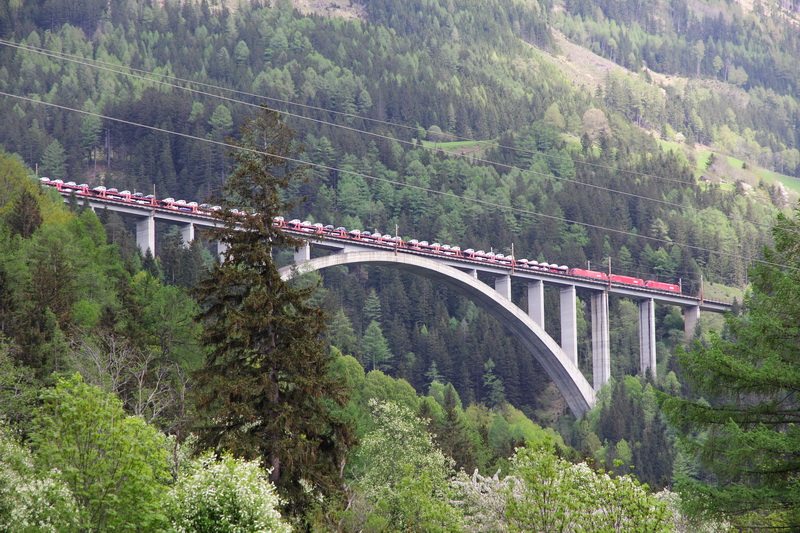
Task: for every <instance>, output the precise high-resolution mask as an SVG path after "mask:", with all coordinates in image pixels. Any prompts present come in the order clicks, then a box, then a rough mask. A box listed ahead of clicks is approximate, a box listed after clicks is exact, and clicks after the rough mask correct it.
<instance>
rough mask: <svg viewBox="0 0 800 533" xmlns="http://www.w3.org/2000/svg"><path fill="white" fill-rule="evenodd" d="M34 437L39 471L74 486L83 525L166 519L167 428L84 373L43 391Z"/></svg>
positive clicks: (152, 524) (138, 524)
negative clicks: (128, 408) (130, 409)
mask: <svg viewBox="0 0 800 533" xmlns="http://www.w3.org/2000/svg"><path fill="white" fill-rule="evenodd" d="M42 402H43V403H42V406H41V408H40V409H39V411H38V412H37V414H36V418H35V420H34V425H33V428H34V429H33V434H32V441H33V445H34V449H35V453H36V457H37V463H38V466H39V468H40V469H41V472H43V473H45V472H50V471H51V470H54V473H53V474H52V475H53V476H54V477H55V479H56V480H58V481H61V482H63V483H64V484H65V485H66V486H67V487H69V489H70V491H71V492H72V495H73V496H74V498H75V501H76V502H77V504H78V508H79V512H78V513H77V517H78V520H79V523H80V527H81V529H90V530H104V529H105V530H107V529H113V530H117V531H129V530H130V531H135V530H138V529H157V528H159V527H162V526H163V525H164V515H163V514H162V512H161V502H160V498H161V496H162V493H163V490H164V485H163V484H164V483H166V481H167V480H168V477H169V470H168V451H167V450H168V448H167V441H166V438H165V437H164V435H162V434H161V433H159V432H158V431H157V430H156V429H155V428H153V427H151V426H148V425H147V424H145V422H144V421H143V420H142V419H140V418H138V417H133V416H127V415H126V414H125V412H124V411H123V410H122V405H121V403H120V401H119V400H118V399H117V398H116V397H114V396H113V395H110V394H108V393H104V392H101V391H100V390H98V389H96V388H94V387H92V386H90V385H87V384H86V383H84V382H83V380H82V379H81V377H80V375H77V374H76V375H75V376H73V377H71V378H68V379H60V380H59V381H58V383H57V384H56V386H55V387H54V388H52V389H48V390H45V391H44V392H43V393H42Z"/></svg>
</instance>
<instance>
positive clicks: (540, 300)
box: [528, 279, 544, 327]
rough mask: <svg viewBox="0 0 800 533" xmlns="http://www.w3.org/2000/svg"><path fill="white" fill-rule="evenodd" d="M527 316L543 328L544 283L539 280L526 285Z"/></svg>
mask: <svg viewBox="0 0 800 533" xmlns="http://www.w3.org/2000/svg"><path fill="white" fill-rule="evenodd" d="M528 316H529V317H531V318H532V319H533V321H534V322H536V323H537V324H539V325H540V326H542V327H544V282H543V281H542V280H540V279H537V280H534V281H531V282H529V283H528Z"/></svg>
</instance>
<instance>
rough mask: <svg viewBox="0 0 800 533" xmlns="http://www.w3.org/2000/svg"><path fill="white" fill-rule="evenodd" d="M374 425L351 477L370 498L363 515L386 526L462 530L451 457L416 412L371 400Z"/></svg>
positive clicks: (397, 529) (427, 529) (430, 529)
mask: <svg viewBox="0 0 800 533" xmlns="http://www.w3.org/2000/svg"><path fill="white" fill-rule="evenodd" d="M370 409H371V410H372V416H373V417H374V425H375V429H373V430H372V431H370V432H369V433H367V434H366V435H365V436H364V438H363V439H362V441H361V445H360V447H359V448H358V450H357V451H356V454H355V459H354V462H353V465H351V467H350V468H351V476H352V478H353V480H354V485H355V488H356V490H357V491H358V492H359V494H361V495H362V496H363V498H364V500H365V502H366V509H365V510H364V513H365V514H366V516H364V517H353V519H354V520H356V519H361V520H363V521H364V522H367V523H368V524H370V527H372V528H374V527H375V526H376V524H381V527H380V529H381V530H382V531H420V532H421V531H459V530H460V527H459V526H460V517H459V513H458V512H457V511H456V509H455V508H454V507H453V505H452V504H451V503H450V501H449V500H450V498H449V488H448V487H449V485H448V479H449V478H450V477H451V476H452V475H453V474H454V471H453V463H452V459H449V458H447V457H445V456H444V454H442V452H441V451H440V450H438V449H437V448H436V446H435V445H434V443H433V441H432V439H431V437H430V435H429V434H428V433H427V431H425V428H424V427H423V426H422V425H421V423H420V421H419V420H418V419H417V418H416V416H415V415H414V413H413V412H412V411H410V410H408V409H406V408H404V407H401V406H400V405H398V404H395V403H391V402H378V401H376V400H372V401H371V402H370Z"/></svg>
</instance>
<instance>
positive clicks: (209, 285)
mask: <svg viewBox="0 0 800 533" xmlns="http://www.w3.org/2000/svg"><path fill="white" fill-rule="evenodd" d="M241 133H242V135H241V141H234V142H235V144H236V145H237V146H238V147H239V148H238V149H236V150H235V151H234V152H233V159H234V162H235V170H234V172H233V174H232V175H231V176H230V177H229V179H228V181H227V183H226V184H225V186H224V187H223V189H222V193H223V195H224V196H223V197H222V198H219V199H218V201H217V203H218V204H219V205H220V206H222V208H223V209H222V210H221V211H218V212H217V214H218V218H219V219H220V222H221V224H223V225H222V226H221V227H219V228H216V229H214V230H211V231H209V233H208V234H209V238H210V239H211V240H217V241H221V242H222V243H224V244H225V245H227V252H226V255H225V260H224V262H222V263H220V264H218V265H216V266H215V267H214V268H213V270H212V271H211V272H210V274H209V275H208V276H207V277H206V278H205V279H203V280H202V281H201V282H200V283H199V284H198V286H197V288H196V290H195V293H196V295H197V298H198V302H199V304H200V308H201V311H200V313H199V320H200V321H201V323H202V324H203V326H204V330H203V333H202V337H201V341H202V343H203V345H204V346H205V347H206V349H207V356H206V362H205V365H204V367H203V368H202V369H201V370H200V371H199V372H198V373H197V376H196V377H197V390H198V400H197V409H198V414H199V415H200V416H201V417H202V418H200V422H199V425H198V434H199V437H200V444H201V445H202V446H204V447H212V448H215V449H216V450H218V451H222V450H227V451H230V452H231V453H233V454H234V455H236V456H239V457H244V458H247V459H255V458H260V459H261V460H262V462H263V463H264V465H265V466H266V467H267V468H269V469H270V470H271V473H270V479H271V481H273V482H274V483H275V484H276V486H277V487H278V490H279V491H280V493H281V496H282V497H283V498H284V499H285V500H286V501H287V508H286V511H287V512H289V513H290V514H292V515H294V516H296V517H300V516H302V515H303V514H304V513H306V512H308V510H309V508H310V506H311V505H313V504H314V502H316V501H324V502H327V503H331V502H335V501H336V494H337V493H338V490H339V489H340V488H341V486H342V479H341V472H342V470H343V468H344V461H345V456H346V453H347V450H348V448H349V447H350V445H351V441H352V432H351V429H350V427H349V426H348V425H347V424H346V423H345V422H344V421H343V420H341V419H338V418H337V417H336V415H334V414H333V413H334V411H335V407H334V406H339V407H342V406H344V405H345V403H346V401H347V399H348V398H347V391H346V389H345V387H344V384H343V383H342V382H341V381H338V380H336V379H335V378H334V377H332V375H331V374H330V372H329V367H330V364H331V361H332V359H331V355H329V353H328V350H326V348H325V346H324V343H323V332H324V329H325V315H324V313H323V312H322V311H321V310H320V309H318V308H314V307H311V306H309V305H308V303H307V299H308V297H309V296H310V295H311V292H312V290H313V287H311V288H307V289H297V288H294V287H292V286H291V285H289V284H288V283H287V282H285V281H283V280H282V279H281V277H280V275H279V273H278V269H277V267H276V265H275V263H273V260H272V255H271V252H272V249H273V248H275V247H282V248H286V247H297V246H299V245H300V244H301V241H300V240H298V239H297V238H295V237H293V236H290V235H288V234H285V233H283V232H282V231H281V230H280V229H279V228H276V227H274V226H273V225H272V219H273V217H274V216H277V215H278V214H282V213H287V212H288V211H289V209H290V207H291V205H290V204H289V203H287V202H286V201H284V200H282V199H281V191H282V190H284V189H286V188H287V186H288V185H289V184H290V182H291V181H293V180H296V179H300V178H301V177H302V174H303V172H304V169H302V168H297V167H293V166H292V165H291V164H290V163H289V162H288V159H289V158H296V153H297V150H296V149H295V145H294V142H293V132H292V131H291V130H290V129H289V128H287V127H286V126H285V125H284V124H283V123H282V122H281V120H280V118H279V116H278V115H277V113H274V112H271V111H266V110H265V111H263V112H261V113H260V114H259V115H258V116H256V117H255V118H253V119H251V120H250V121H248V122H247V123H246V124H245V126H244V127H243V128H242V132H241ZM234 208H237V209H241V208H245V209H246V210H247V212H248V213H249V214H248V215H247V216H241V215H240V214H237V213H234V212H233V211H232V209H234Z"/></svg>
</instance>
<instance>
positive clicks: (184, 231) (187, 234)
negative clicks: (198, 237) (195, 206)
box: [181, 222, 194, 248]
mask: <svg viewBox="0 0 800 533" xmlns="http://www.w3.org/2000/svg"><path fill="white" fill-rule="evenodd" d="M181 236H182V237H183V245H184V246H185V247H186V248H188V247H189V245H191V244H192V241H193V240H194V224H193V223H192V222H189V223H188V224H183V225H182V226H181Z"/></svg>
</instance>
